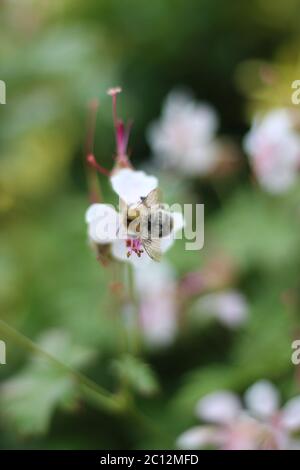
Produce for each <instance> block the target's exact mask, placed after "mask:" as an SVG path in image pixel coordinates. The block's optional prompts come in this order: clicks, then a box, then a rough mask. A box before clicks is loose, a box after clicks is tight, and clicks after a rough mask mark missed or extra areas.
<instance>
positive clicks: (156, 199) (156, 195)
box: [142, 188, 162, 209]
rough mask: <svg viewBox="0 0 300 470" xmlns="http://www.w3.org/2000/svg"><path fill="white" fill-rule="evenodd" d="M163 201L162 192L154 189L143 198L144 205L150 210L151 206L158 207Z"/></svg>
mask: <svg viewBox="0 0 300 470" xmlns="http://www.w3.org/2000/svg"><path fill="white" fill-rule="evenodd" d="M161 200H162V194H161V190H160V189H159V188H155V189H152V191H150V193H149V194H148V195H147V196H146V197H145V198H142V204H144V206H146V207H148V208H149V209H150V207H151V206H157V205H158V204H159V203H160V202H161Z"/></svg>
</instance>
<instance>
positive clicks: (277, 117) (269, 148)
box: [244, 108, 300, 193]
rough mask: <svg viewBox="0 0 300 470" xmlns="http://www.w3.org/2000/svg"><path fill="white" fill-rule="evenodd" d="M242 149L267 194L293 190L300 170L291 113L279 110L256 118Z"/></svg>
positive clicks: (299, 146) (298, 138)
mask: <svg viewBox="0 0 300 470" xmlns="http://www.w3.org/2000/svg"><path fill="white" fill-rule="evenodd" d="M244 146H245V150H246V152H247V153H248V154H249V157H250V164H251V165H252V167H253V170H254V173H255V175H256V177H257V179H258V181H259V183H260V184H261V186H262V187H263V188H264V189H265V190H266V191H268V192H270V193H283V192H284V191H287V190H288V189H289V188H290V187H292V186H293V184H294V183H295V181H296V179H297V177H298V170H299V168H300V135H299V134H298V133H297V132H296V130H295V126H294V121H293V111H291V110H289V109H287V108H281V109H275V110H273V111H271V112H269V113H268V114H266V115H265V116H261V115H259V116H256V117H255V119H254V121H253V124H252V128H251V129H250V131H249V132H248V134H247V135H246V137H245V140H244Z"/></svg>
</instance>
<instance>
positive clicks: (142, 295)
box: [134, 261, 177, 347]
mask: <svg viewBox="0 0 300 470" xmlns="http://www.w3.org/2000/svg"><path fill="white" fill-rule="evenodd" d="M134 279H135V286H136V292H137V294H138V299H139V316H140V326H141V329H142V332H143V335H144V338H145V342H146V343H147V344H148V345H149V346H151V347H163V346H168V345H169V344H170V343H172V341H173V340H174V338H175V336H176V333H177V302H176V280H175V273H174V271H173V268H172V266H171V265H170V264H168V263H167V262H166V261H163V262H161V263H150V264H149V265H148V266H147V269H145V268H143V267H142V266H141V267H140V266H136V267H135V269H134Z"/></svg>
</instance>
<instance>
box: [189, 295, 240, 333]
mask: <svg viewBox="0 0 300 470" xmlns="http://www.w3.org/2000/svg"><path fill="white" fill-rule="evenodd" d="M195 310H196V312H197V313H199V315H203V316H207V317H208V316H209V317H215V318H217V319H218V320H219V321H220V322H221V323H223V324H224V325H226V326H228V327H230V328H235V327H237V326H239V325H241V324H243V323H245V321H246V320H247V318H248V305H247V302H246V299H245V297H244V296H243V294H241V293H240V292H238V291H236V290H227V291H223V292H216V293H210V294H205V295H203V296H202V297H200V299H199V300H197V302H196V304H195Z"/></svg>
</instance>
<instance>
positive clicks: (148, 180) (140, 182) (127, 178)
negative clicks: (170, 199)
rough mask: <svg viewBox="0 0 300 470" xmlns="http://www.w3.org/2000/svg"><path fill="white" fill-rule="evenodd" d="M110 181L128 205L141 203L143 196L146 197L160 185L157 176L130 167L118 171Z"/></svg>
mask: <svg viewBox="0 0 300 470" xmlns="http://www.w3.org/2000/svg"><path fill="white" fill-rule="evenodd" d="M110 181H111V185H112V187H113V190H114V191H115V192H116V193H117V195H118V196H119V198H120V199H122V200H123V201H124V202H125V203H126V204H127V205H128V206H131V205H134V204H138V203H140V201H141V197H146V196H147V195H148V194H149V193H150V192H151V191H152V190H153V189H155V188H157V186H158V180H157V178H156V177H155V176H148V175H146V173H144V172H143V171H134V170H131V169H130V168H124V169H123V170H120V171H118V172H116V173H115V174H114V175H113V176H112V177H111V179H110Z"/></svg>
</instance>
